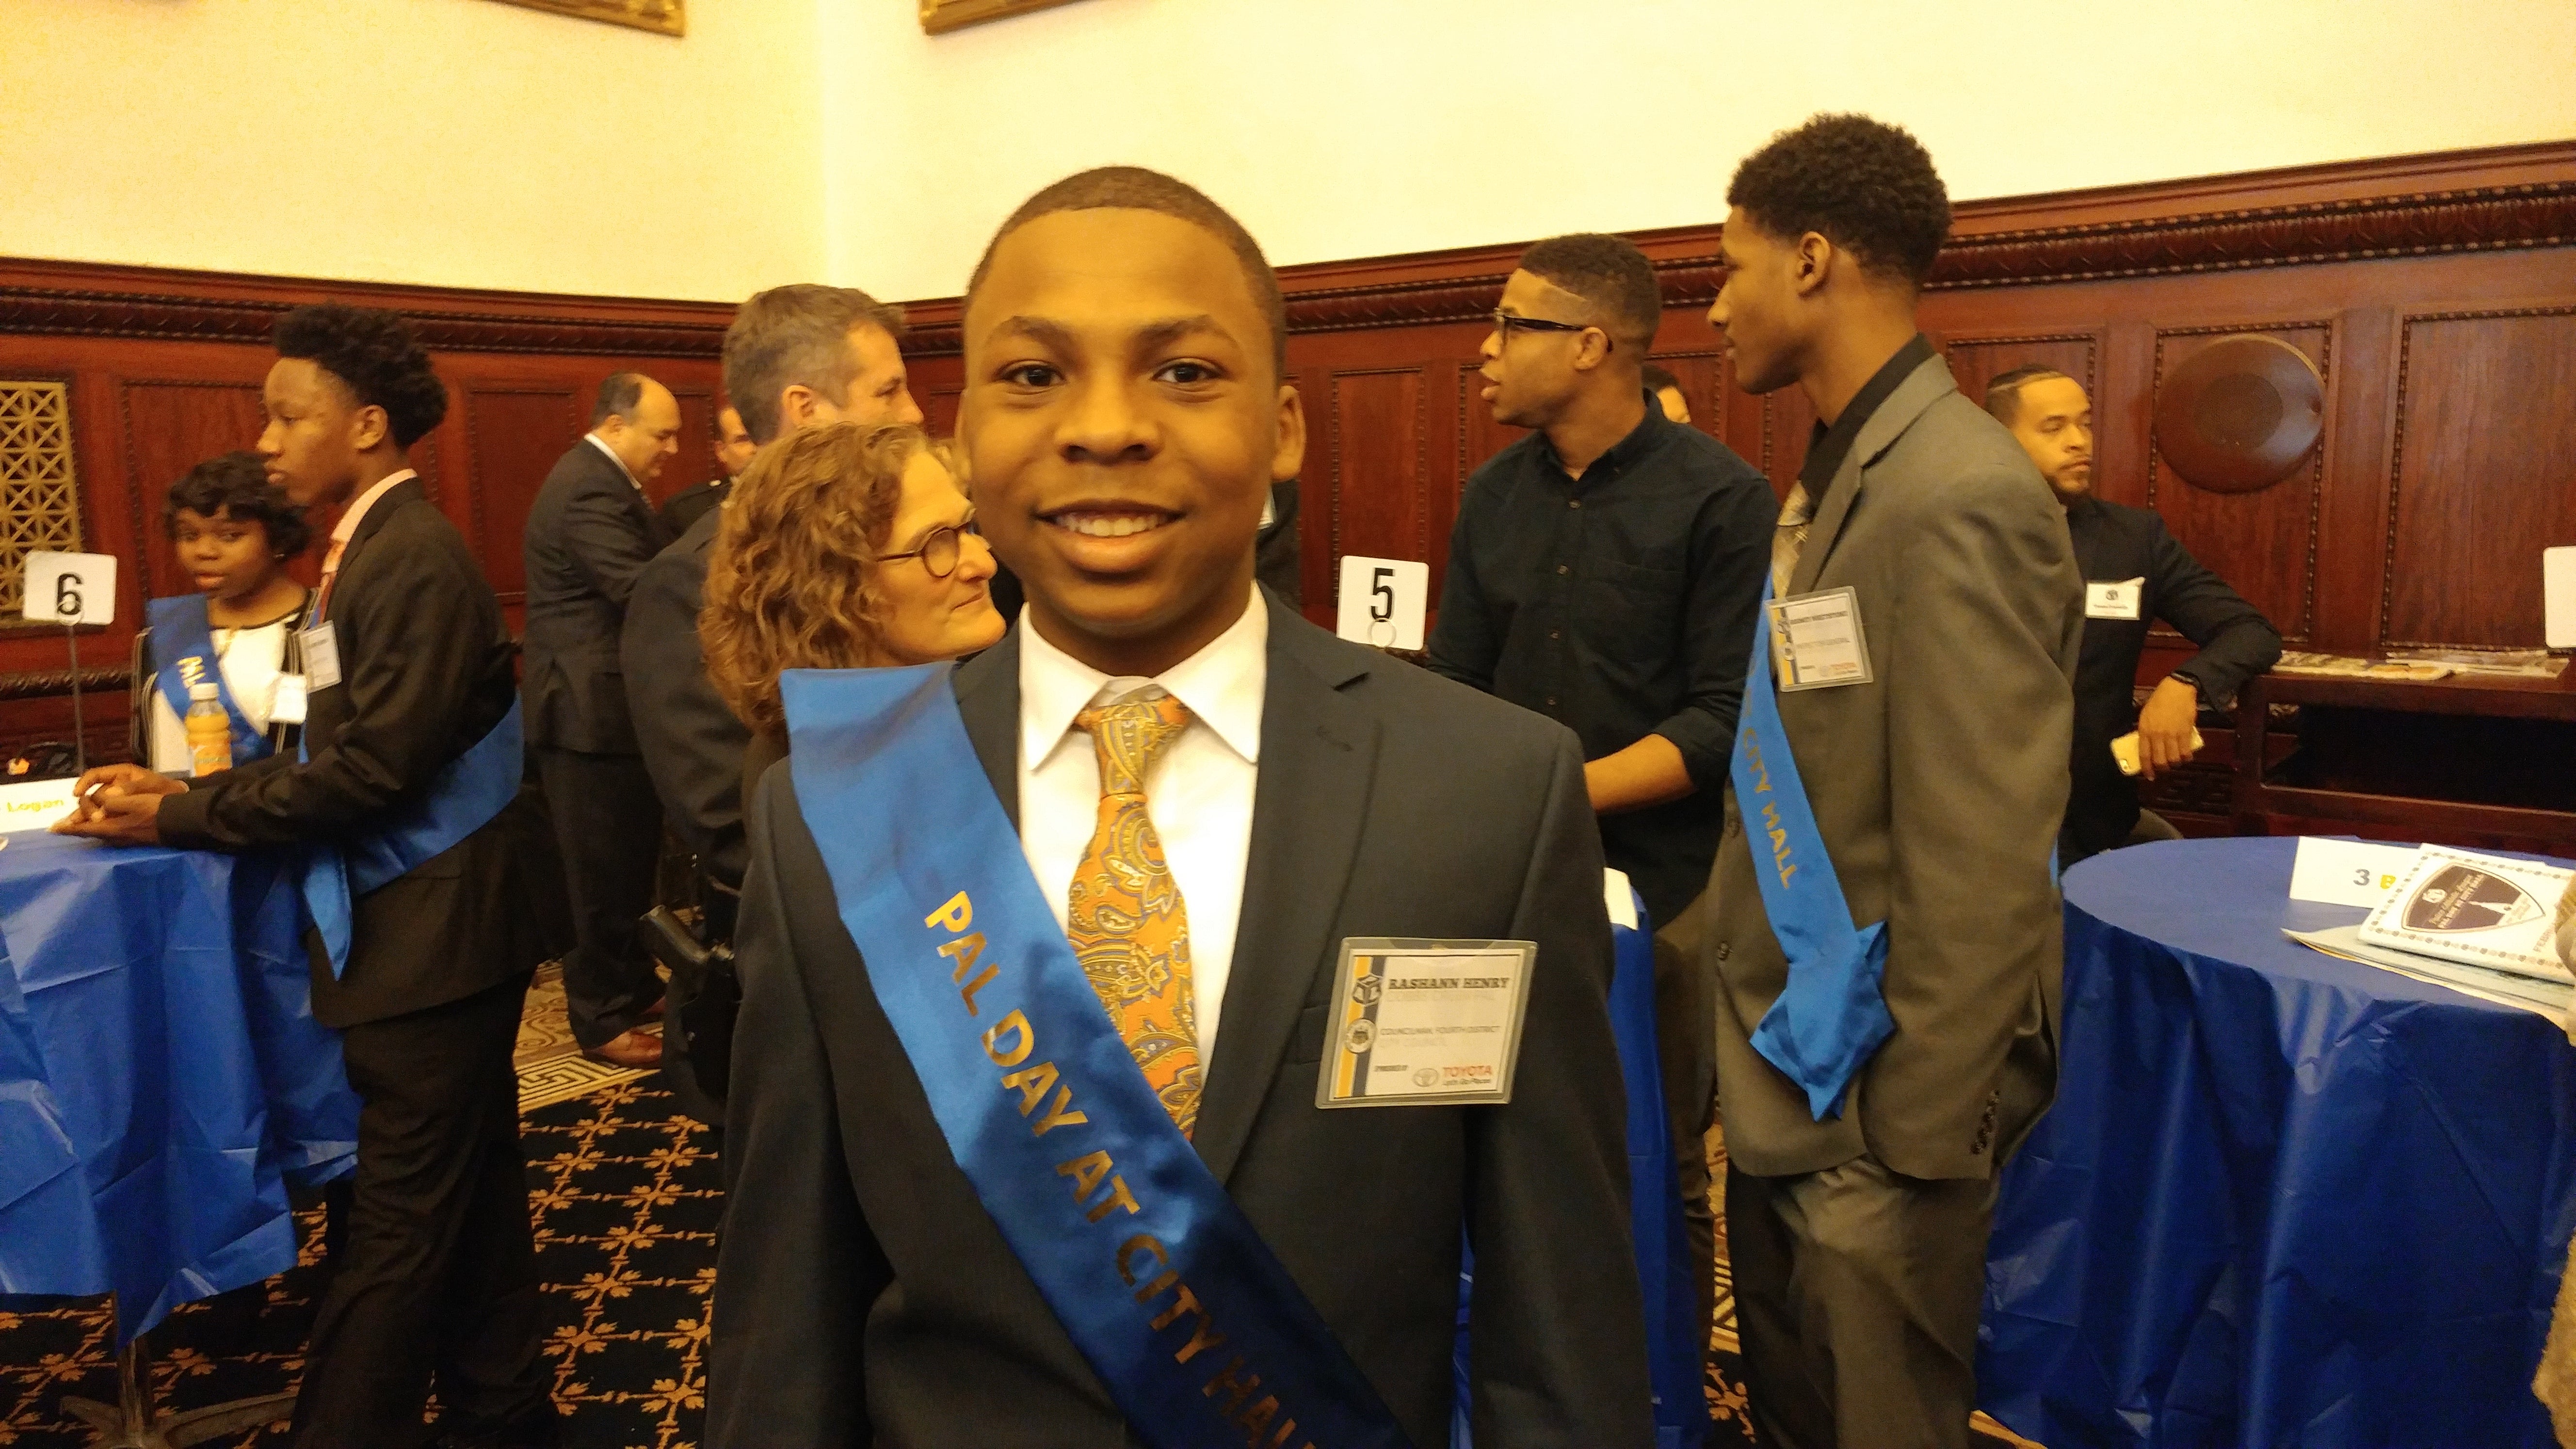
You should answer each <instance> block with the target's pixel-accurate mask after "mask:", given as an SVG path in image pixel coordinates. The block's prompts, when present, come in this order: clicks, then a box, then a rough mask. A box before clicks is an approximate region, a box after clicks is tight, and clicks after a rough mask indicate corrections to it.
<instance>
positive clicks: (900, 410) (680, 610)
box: [618, 284, 921, 1115]
mask: <svg viewBox="0 0 2576 1449" xmlns="http://www.w3.org/2000/svg"><path fill="white" fill-rule="evenodd" d="M902 335H903V313H902V311H901V310H900V309H898V308H895V307H889V306H887V305H885V304H883V303H881V302H879V301H877V300H876V299H875V298H873V297H870V296H869V295H868V294H867V293H865V292H861V291H858V290H856V289H853V288H849V287H822V286H813V285H805V284H800V285H796V286H787V287H776V288H772V289H771V290H769V291H766V292H763V293H761V294H759V295H758V296H756V297H753V298H752V299H751V300H750V301H748V302H745V303H744V304H743V306H742V310H741V311H740V312H739V313H737V314H735V316H734V320H733V324H732V325H731V326H730V327H727V328H726V329H725V395H726V396H728V397H731V398H735V399H740V400H741V401H740V402H739V403H738V404H737V406H735V407H729V408H727V409H726V412H727V413H729V414H732V415H734V416H735V417H737V418H738V420H739V421H740V422H741V423H742V424H743V425H744V426H745V427H746V428H747V429H748V430H749V431H748V433H747V435H746V436H747V437H748V438H749V439H750V440H751V444H752V446H753V448H755V449H757V448H758V447H759V446H760V445H762V444H766V443H770V442H774V441H776V440H777V439H778V438H779V437H781V436H783V435H785V434H787V433H790V432H793V431H795V430H796V429H798V428H802V427H807V426H811V425H812V424H815V423H825V422H834V421H839V420H843V419H846V420H848V421H851V422H859V423H918V422H920V421H921V407H920V405H919V404H918V403H915V402H914V401H913V399H912V391H911V386H910V381H909V378H908V376H907V374H906V372H905V370H904V362H903V353H902V351H901V349H900V347H899V345H898V339H900V338H901V337H902ZM743 466H745V467H747V466H749V463H748V461H747V460H746V461H745V463H744V464H743ZM723 521H724V512H723V510H722V509H720V508H710V509H708V510H706V511H705V512H704V513H702V514H701V515H699V517H698V519H697V520H696V521H695V522H694V523H692V524H690V526H689V529H688V531H687V532H686V533H684V534H682V535H681V536H680V538H679V539H678V541H676V542H674V543H673V544H671V545H670V546H669V547H668V548H665V549H663V550H662V552H661V553H660V554H659V555H658V556H656V557H655V558H654V559H653V560H652V562H650V563H649V564H647V565H645V567H644V568H643V570H642V571H641V572H640V573H639V574H638V576H637V578H636V581H635V592H634V594H633V596H632V597H631V598H630V599H629V600H628V601H627V609H626V624H625V629H624V632H623V635H622V636H621V639H620V642H619V645H618V651H619V658H620V660H621V662H622V664H623V666H624V670H625V683H626V698H627V704H628V706H629V711H630V713H631V715H632V716H633V719H634V721H635V738H636V742H637V744H638V745H639V746H640V747H641V749H642V751H643V756H644V765H645V769H646V770H647V771H648V772H649V774H650V775H651V777H652V783H653V786H654V788H655V789H656V790H658V791H659V793H660V797H661V802H662V808H663V810H664V812H665V814H666V815H667V817H668V818H669V820H670V822H671V826H672V828H673V829H674V830H676V831H677V832H678V833H679V836H680V839H681V842H682V843H683V844H685V845H687V846H688V848H689V850H690V852H691V853H692V854H694V855H695V856H696V858H697V865H698V873H699V878H700V892H699V895H700V899H701V901H702V903H703V905H704V907H705V916H704V921H703V924H702V926H701V930H702V932H703V935H704V939H705V941H706V943H708V944H719V943H724V942H729V941H731V940H732V938H733V917H734V900H735V897H736V895H737V893H739V892H740V891H741V889H742V869H743V859H744V848H743V830H742V752H743V750H744V748H745V747H746V746H748V745H749V744H750V743H751V731H750V730H749V729H748V728H746V727H745V726H744V724H743V722H742V721H741V720H738V719H736V718H734V715H733V711H732V710H730V709H727V708H726V707H725V703H724V700H723V699H722V698H720V697H718V695H717V694H716V691H715V686H714V685H712V684H709V683H708V682H707V664H706V656H705V655H704V654H703V653H701V652H700V650H699V648H698V609H699V607H700V605H701V604H702V603H703V602H704V596H705V593H706V584H707V556H708V553H709V551H710V550H711V549H713V548H714V546H715V539H716V530H717V528H718V527H720V526H721V525H722V524H723ZM734 999H735V997H734V991H733V987H732V983H731V980H730V978H725V979H718V980H713V981H700V980H698V979H696V978H695V977H693V976H690V975H688V974H686V973H681V972H675V973H674V975H673V978H672V983H671V1016H672V1023H673V1024H672V1025H669V1026H666V1027H665V1028H664V1038H665V1045H664V1050H665V1058H664V1060H665V1069H666V1070H667V1071H668V1072H669V1073H670V1074H671V1076H672V1077H673V1079H674V1084H675V1086H676V1087H677V1088H678V1090H679V1093H680V1097H681V1100H682V1103H683V1105H684V1106H687V1107H689V1108H690V1109H691V1110H693V1111H700V1112H707V1113H709V1114H710V1115H713V1114H714V1112H715V1109H716V1108H717V1106H718V1105H719V1104H721V1103H722V1102H723V1100H724V1074H725V1065H726V1061H727V1058H728V1055H729V1052H730V1047H731V1042H732V1037H733V1004H734ZM674 1027H676V1029H674Z"/></svg>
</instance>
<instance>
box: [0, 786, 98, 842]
mask: <svg viewBox="0 0 2576 1449" xmlns="http://www.w3.org/2000/svg"><path fill="white" fill-rule="evenodd" d="M79 783H80V782H79V781H78V780H74V779H69V778H65V779H61V780H21V781H19V782H18V783H17V784H15V785H0V833H8V832H14V831H20V830H42V829H44V828H45V827H46V826H48V825H51V824H53V823H54V822H55V821H57V820H60V819H62V818H63V817H64V816H66V815H69V814H71V813H72V806H73V804H74V803H75V797H74V795H73V793H72V787H73V786H74V785H77V784H79Z"/></svg>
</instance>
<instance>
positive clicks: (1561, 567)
mask: <svg viewBox="0 0 2576 1449" xmlns="http://www.w3.org/2000/svg"><path fill="white" fill-rule="evenodd" d="M1556 571H1557V572H1558V573H1563V572H1565V565H1563V564H1558V565H1557V566H1556Z"/></svg>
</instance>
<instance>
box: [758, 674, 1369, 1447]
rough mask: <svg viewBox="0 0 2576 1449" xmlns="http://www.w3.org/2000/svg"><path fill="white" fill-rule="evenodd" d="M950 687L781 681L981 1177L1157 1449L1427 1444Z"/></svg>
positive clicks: (841, 880)
mask: <svg viewBox="0 0 2576 1449" xmlns="http://www.w3.org/2000/svg"><path fill="white" fill-rule="evenodd" d="M948 675H949V666H947V665H944V664H937V665H922V666H919V667H915V668H909V669H852V670H820V669H791V670H789V671H787V672H786V673H785V674H782V675H781V676H779V691H780V693H781V695H783V696H784V699H785V702H786V706H787V726H788V736H789V739H790V741H791V742H792V746H793V748H792V750H791V752H790V754H789V756H788V758H789V761H790V768H791V769H792V771H793V774H794V779H795V783H796V801H797V805H798V806H799V808H800V809H801V810H802V811H803V812H804V816H805V821H806V824H807V826H808V827H809V828H810V829H811V830H812V831H813V834H814V843H815V845H816V846H817V848H819V849H820V850H821V852H822V856H823V864H824V867H825V869H826V870H827V871H828V872H829V874H830V876H831V880H832V893H833V896H834V897H835V899H836V901H837V903H838V905H839V907H840V914H841V923H842V925H844V926H845V927H847V928H848V930H849V933H850V939H851V940H852V941H853V942H854V943H856V945H857V946H858V948H859V953H860V955H861V956H862V957H864V958H865V960H866V962H867V971H868V980H869V983H870V984H871V985H872V986H873V987H874V988H875V991H876V997H877V1001H878V1002H879V1004H881V1005H882V1006H883V1007H884V1008H885V1013H886V1017H887V1019H888V1020H890V1021H891V1022H892V1023H893V1024H894V1029H895V1034H896V1036H898V1037H899V1038H901V1040H902V1042H903V1049H904V1054H905V1055H906V1056H907V1057H909V1058H910V1059H911V1061H912V1067H913V1071H914V1072H915V1074H917V1075H918V1076H919V1077H920V1079H921V1086H922V1091H923V1093H924V1095H926V1096H927V1097H928V1098H929V1099H930V1108H931V1113H932V1115H933V1116H935V1117H936V1118H937V1119H938V1122H939V1130H940V1132H941V1134H942V1135H943V1136H945V1137H946V1138H947V1139H948V1147H949V1150H950V1151H951V1152H952V1153H954V1154H955V1155H956V1158H957V1165H958V1167H959V1168H961V1169H962V1170H963V1171H964V1172H965V1174H966V1176H967V1178H968V1180H969V1181H971V1182H973V1183H974V1185H975V1192H976V1196H977V1197H979V1198H980V1199H981V1200H982V1201H983V1205H984V1210H985V1211H986V1212H987V1213H989V1214H991V1215H992V1218H993V1222H994V1224H995V1225H996V1226H998V1227H999V1228H1000V1229H1001V1230H1002V1236H1003V1238H1004V1239H1005V1240H1007V1241H1008V1242H1009V1243H1010V1245H1011V1251H1012V1252H1013V1253H1014V1254H1015V1255H1017V1256H1018V1258H1019V1260H1020V1263H1021V1265H1022V1266H1023V1267H1025V1268H1026V1269H1027V1270H1028V1274H1029V1277H1030V1279H1031V1280H1032V1281H1034V1282H1035V1283H1036V1285H1037V1288H1038V1292H1039V1293H1040V1294H1041V1295H1042V1296H1044V1297H1045V1299H1046V1301H1047V1306H1048V1307H1049V1308H1050V1309H1052V1310H1053V1311H1054V1313H1055V1316H1056V1319H1057V1321H1059V1322H1061V1323H1062V1324H1063V1325H1064V1330H1065V1332H1066V1334H1067V1335H1068V1336H1070V1337H1071V1338H1072V1340H1073V1343H1074V1346H1075V1347H1076V1348H1078V1349H1080V1350H1081V1351H1082V1355H1083V1357H1084V1358H1085V1359H1086V1360H1088V1361H1089V1362H1090V1364H1091V1367H1092V1371H1093V1372H1095V1373H1097V1374H1098V1375H1099V1376H1100V1381H1101V1383H1102V1385H1103V1386H1104V1387H1106V1388H1107V1389H1108V1391H1109V1396H1110V1398H1111V1400H1112V1401H1114V1402H1115V1403H1116V1404H1117V1406H1118V1410H1119V1412H1120V1413H1121V1414H1123V1415H1125V1416H1126V1419H1127V1422H1128V1425H1129V1426H1130V1428H1131V1429H1132V1430H1133V1432H1134V1433H1135V1434H1136V1435H1137V1437H1139V1438H1140V1439H1142V1440H1143V1441H1144V1442H1145V1443H1146V1444H1148V1445H1151V1446H1154V1449H1185V1446H1186V1449H1197V1446H1202V1445H1208V1444H1220V1443H1223V1444H1247V1445H1252V1446H1255V1449H1315V1446H1324V1449H1404V1446H1405V1444H1406V1440H1405V1437H1404V1431H1403V1430H1402V1429H1401V1428H1400V1427H1398V1426H1397V1424H1396V1422H1395V1418H1394V1416H1393V1415H1392V1414H1391V1413H1389V1412H1388V1410H1387V1408H1386V1406H1385V1405H1384V1404H1383V1403H1382V1402H1380V1400H1379V1399H1378V1396H1377V1391H1376V1390H1375V1389H1374V1388H1373V1387H1372V1386H1371V1385H1370V1383H1369V1381H1368V1379H1367V1378H1366V1377H1365V1376H1364V1375H1363V1374H1362V1373H1361V1372H1360V1370H1359V1368H1358V1366H1357V1365H1355V1364H1353V1363H1352V1362H1351V1359H1350V1355H1349V1354H1348V1353H1346V1352H1345V1351H1344V1350H1343V1348H1342V1345H1341V1344H1340V1342H1339V1341H1338V1340H1336V1339H1335V1338H1334V1337H1333V1332H1332V1330H1331V1328H1329V1327H1327V1326H1326V1325H1325V1323H1324V1321H1323V1319H1322V1317H1321V1316H1320V1315H1318V1314H1317V1313H1316V1312H1315V1309H1314V1307H1313V1305H1311V1304H1309V1303H1308V1302H1307V1301H1306V1296H1305V1294H1304V1293H1303V1292H1301V1291H1300V1290H1299V1289H1298V1287H1297V1284H1296V1282H1295V1281H1294V1280H1293V1279H1291V1278H1290V1277H1289V1276H1288V1272H1287V1270H1286V1269H1285V1268H1283V1267H1281V1266H1280V1264H1279V1260H1278V1259H1277V1258H1275V1257H1273V1256H1272V1254H1271V1252H1270V1248H1269V1245H1268V1244H1266V1243H1264V1242H1263V1241H1262V1240H1261V1236H1260V1234H1258V1233H1257V1232H1255V1231H1254V1230H1253V1227H1252V1225H1251V1224H1250V1223H1249V1222H1247V1221H1245V1219H1244V1217H1243V1213H1242V1211H1241V1210H1240V1209H1238V1208H1237V1207H1236V1206H1235V1204H1234V1200H1233V1199H1232V1198H1230V1197H1228V1196H1226V1191H1225V1188H1224V1186H1223V1185H1222V1184H1220V1183H1218V1181H1217V1180H1216V1178H1215V1177H1214V1176H1213V1175H1212V1174H1210V1173H1209V1171H1208V1170H1207V1165H1206V1164H1205V1163H1204V1162H1202V1161H1200V1159H1199V1155H1198V1153H1197V1152H1196V1151H1195V1150H1193V1149H1192V1147H1191V1146H1190V1143H1189V1140H1188V1139H1187V1138H1184V1137H1183V1136H1182V1135H1181V1134H1180V1131H1179V1129H1178V1128H1176V1127H1174V1126H1173V1125H1172V1119H1171V1118H1170V1117H1169V1116H1168V1115H1166V1114H1165V1113H1164V1111H1163V1105H1162V1103H1161V1101H1159V1100H1158V1099H1157V1098H1156V1097H1155V1095H1154V1093H1153V1090H1152V1089H1151V1088H1149V1087H1148V1086H1146V1084H1145V1077H1144V1074H1143V1073H1142V1072H1140V1071H1138V1070H1137V1069H1136V1063H1135V1061H1134V1059H1133V1058H1131V1057H1130V1056H1129V1055H1128V1054H1127V1047H1126V1044H1125V1043H1124V1042H1122V1041H1121V1040H1120V1039H1119V1037H1118V1034H1117V1033H1116V1031H1115V1030H1113V1029H1112V1027H1111V1025H1110V1021H1109V1015H1108V1013H1107V1012H1105V1011H1103V1010H1101V1007H1100V999H1099V998H1098V997H1097V996H1095V995H1094V994H1093V993H1092V989H1091V983H1090V981H1089V979H1088V978H1086V977H1085V976H1084V975H1083V972H1082V967H1081V965H1080V963H1078V962H1077V961H1075V959H1074V956H1073V948H1072V946H1071V945H1070V944H1069V943H1068V942H1067V941H1066V939H1065V935H1064V931H1063V930H1062V928H1060V927H1059V926H1057V925H1056V921H1055V915H1054V913H1053V912H1052V911H1050V910H1049V909H1048V907H1047V903H1046V898H1045V897H1044V896H1043V895H1041V894H1040V893H1039V891H1038V887H1037V882H1036V881H1035V880H1033V879H1032V878H1031V877H1030V875H1029V871H1028V867H1027V865H1026V863H1025V857H1024V856H1022V854H1021V852H1020V841H1019V836H1018V835H1017V833H1015V832H1014V831H1013V830H1012V829H1011V823H1010V820H1009V818H1008V817H1007V816H1006V815H1005V814H1004V813H1003V811H1002V807H1001V802H1000V801H998V800H996V799H995V798H994V797H993V791H992V788H991V786H990V785H989V784H988V783H987V781H986V779H985V776H984V767H983V765H982V764H981V763H979V762H978V761H977V759H976V756H975V750H974V747H973V745H972V744H971V743H970V742H969V741H968V740H967V738H966V727H965V723H964V721H962V720H961V719H959V717H958V714H957V701H956V697H955V696H954V695H953V694H952V693H951V692H950V687H949V682H948ZM1352 1190H1353V1191H1360V1190H1362V1185H1361V1184H1356V1183H1355V1184H1352Z"/></svg>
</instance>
